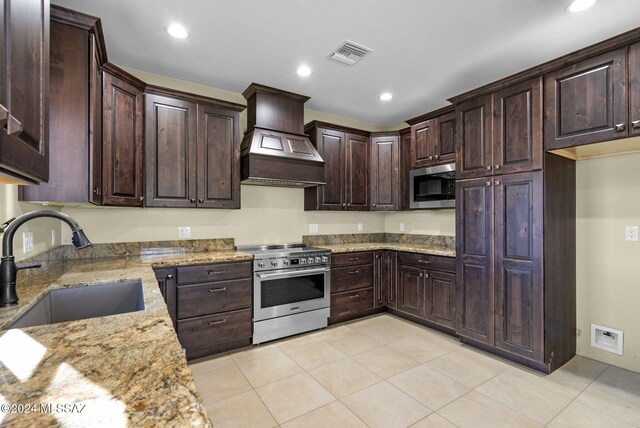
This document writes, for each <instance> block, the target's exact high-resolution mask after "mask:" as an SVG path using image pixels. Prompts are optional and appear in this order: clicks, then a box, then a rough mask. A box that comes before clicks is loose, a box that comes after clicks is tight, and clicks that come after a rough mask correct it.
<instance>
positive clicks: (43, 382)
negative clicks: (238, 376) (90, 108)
mask: <svg viewBox="0 0 640 428" xmlns="http://www.w3.org/2000/svg"><path fill="white" fill-rule="evenodd" d="M251 259H252V256H251V255H249V254H245V253H239V252H235V251H233V250H220V251H209V252H195V253H174V254H160V255H137V256H121V257H110V258H93V259H75V260H66V261H47V262H46V263H44V265H43V268H42V269H41V272H37V271H34V272H33V273H29V274H26V273H25V272H24V271H20V272H18V282H17V292H18V296H19V297H20V302H19V304H18V305H17V306H13V307H9V308H0V326H2V328H3V329H5V328H6V326H7V325H8V324H9V323H10V322H11V321H12V320H14V319H16V318H17V317H19V316H20V315H21V314H22V313H24V312H25V311H26V310H27V309H28V308H29V307H30V306H31V305H32V304H33V303H35V302H36V301H37V300H38V299H39V298H40V297H41V296H42V295H43V294H44V293H45V292H46V291H47V290H50V289H53V288H61V287H72V286H86V285H92V284H98V283H101V282H112V281H124V280H128V279H137V278H140V279H141V281H142V285H143V294H144V303H145V309H144V310H143V311H140V312H132V313H127V314H121V315H113V316H109V317H100V318H93V319H86V320H80V321H72V322H65V323H58V324H52V325H46V326H37V327H28V328H22V329H13V330H6V331H2V332H0V335H1V336H0V363H1V364H0V376H2V383H1V385H0V403H7V404H8V405H9V406H11V405H16V406H14V408H13V409H12V410H14V412H6V411H5V412H0V418H2V419H1V420H0V424H2V426H20V427H25V426H27V427H30V426H33V427H41V426H50V425H64V426H95V425H99V423H100V422H105V423H106V424H107V425H108V426H136V427H138V426H163V427H165V426H180V427H182V426H196V427H197V426H206V427H208V426H211V423H210V421H209V419H208V417H207V415H206V412H205V410H204V406H203V404H202V400H201V398H200V395H199V394H198V391H197V389H196V386H195V384H194V381H193V378H192V374H191V370H190V369H189V367H188V365H187V361H186V359H185V357H184V356H183V354H182V349H181V346H180V343H179V342H178V339H177V336H176V333H175V331H174V329H173V326H172V322H171V319H170V318H169V314H168V312H167V308H166V305H165V303H164V299H163V298H162V295H161V293H160V290H159V288H158V283H157V281H156V278H155V275H154V273H153V270H152V268H153V267H156V266H176V265H186V264H201V263H214V262H225V261H241V260H251ZM49 404H50V405H51V407H47V406H48V405H49ZM74 404H75V405H76V406H75V407H74V406H73V405H74ZM18 405H21V406H25V405H28V406H29V407H28V408H24V407H23V408H19V407H18ZM33 406H35V407H33ZM2 409H5V410H6V406H5V407H3V408H2ZM34 410H37V411H34ZM18 411H20V413H17V412H18ZM27 411H30V412H31V413H26V412H27Z"/></svg>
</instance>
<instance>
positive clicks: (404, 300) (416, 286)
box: [398, 265, 425, 318]
mask: <svg viewBox="0 0 640 428" xmlns="http://www.w3.org/2000/svg"><path fill="white" fill-rule="evenodd" d="M398 310H399V311H401V312H406V313H408V314H411V315H415V316H417V317H420V318H424V315H425V314H424V272H423V269H420V268H417V267H413V266H407V265H398Z"/></svg>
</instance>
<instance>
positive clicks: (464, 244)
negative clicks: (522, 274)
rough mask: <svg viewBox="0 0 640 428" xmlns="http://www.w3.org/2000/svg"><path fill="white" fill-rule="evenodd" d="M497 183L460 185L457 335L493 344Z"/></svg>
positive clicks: (478, 181) (478, 180)
mask: <svg viewBox="0 0 640 428" xmlns="http://www.w3.org/2000/svg"><path fill="white" fill-rule="evenodd" d="M493 224H494V223H493V180H492V179H491V178H476V179H472V180H460V181H458V182H457V183H456V260H457V266H456V273H457V283H456V287H457V289H456V332H457V333H458V334H459V335H461V336H466V337H469V338H472V339H474V340H478V341H481V342H484V343H488V344H493V327H494V322H493V319H494V317H493V314H494V308H493V304H494V298H493V292H494V288H493Z"/></svg>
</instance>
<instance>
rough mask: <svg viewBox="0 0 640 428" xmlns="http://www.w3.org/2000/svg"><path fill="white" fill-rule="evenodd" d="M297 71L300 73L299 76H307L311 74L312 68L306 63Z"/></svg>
mask: <svg viewBox="0 0 640 428" xmlns="http://www.w3.org/2000/svg"><path fill="white" fill-rule="evenodd" d="M296 73H298V76H301V77H307V76H309V75H310V74H311V69H310V68H309V67H307V66H306V65H301V66H300V67H298V71H297V72H296Z"/></svg>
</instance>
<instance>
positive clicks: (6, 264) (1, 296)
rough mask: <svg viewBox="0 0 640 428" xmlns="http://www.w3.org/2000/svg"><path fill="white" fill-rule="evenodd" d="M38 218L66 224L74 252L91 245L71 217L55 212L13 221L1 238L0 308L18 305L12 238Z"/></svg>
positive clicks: (35, 212) (23, 215)
mask: <svg viewBox="0 0 640 428" xmlns="http://www.w3.org/2000/svg"><path fill="white" fill-rule="evenodd" d="M38 217H53V218H57V219H60V220H62V221H64V222H65V223H67V224H68V225H69V227H70V228H71V232H72V233H73V235H72V237H71V242H72V243H73V246H74V247H75V248H76V250H79V249H80V248H85V247H88V246H89V245H91V242H90V241H89V239H88V238H87V236H86V235H85V234H84V232H83V231H82V228H81V227H80V225H79V224H78V223H77V222H76V221H75V220H74V219H72V218H71V217H69V216H68V215H66V214H62V213H59V212H57V211H33V212H30V213H25V214H22V215H21V216H19V217H17V218H16V219H15V220H13V221H12V222H11V223H10V224H9V226H7V228H6V229H5V230H4V236H3V237H2V259H1V260H2V262H0V306H13V305H17V304H18V294H16V271H17V270H18V268H17V267H16V263H15V261H14V258H13V236H14V235H15V233H16V230H17V229H18V228H19V227H20V226H21V225H23V224H24V223H26V222H28V221H29V220H31V219H34V218H38Z"/></svg>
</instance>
